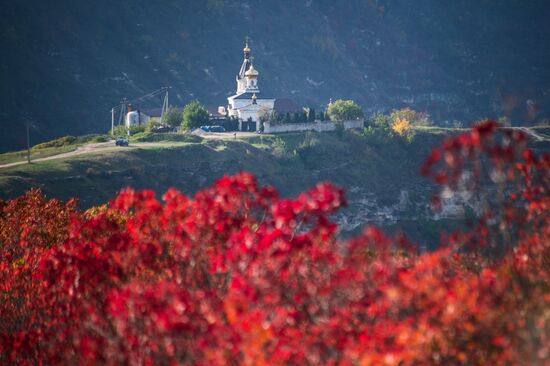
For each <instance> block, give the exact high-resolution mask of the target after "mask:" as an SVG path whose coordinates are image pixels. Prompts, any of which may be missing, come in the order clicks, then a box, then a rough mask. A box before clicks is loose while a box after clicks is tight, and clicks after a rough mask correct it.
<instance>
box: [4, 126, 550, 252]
mask: <svg viewBox="0 0 550 366" xmlns="http://www.w3.org/2000/svg"><path fill="white" fill-rule="evenodd" d="M449 133H453V131H452V130H441V129H425V130H419V131H417V133H416V136H415V138H414V139H413V141H412V142H407V141H404V140H402V139H400V138H384V137H383V136H381V135H365V134H362V133H356V132H347V133H345V134H344V135H343V136H342V137H341V138H340V137H338V136H337V135H336V134H329V133H296V134H284V135H279V136H273V135H271V136H268V135H266V136H263V137H253V138H248V139H246V140H201V139H198V138H197V139H196V140H190V142H187V143H185V142H177V143H175V144H170V143H167V144H166V145H165V146H163V145H162V144H157V145H154V146H153V147H150V148H135V149H132V150H128V149H124V148H121V149H113V150H110V151H106V152H102V153H90V154H87V155H78V156H75V157H73V158H70V159H60V160H49V161H42V162H38V163H33V164H31V165H21V166H16V167H11V168H3V169H0V198H4V199H6V198H13V197H15V196H17V195H20V194H22V193H23V192H24V191H25V190H27V189H29V188H31V187H40V188H41V189H43V190H44V191H45V193H46V194H47V195H49V196H51V197H59V198H63V199H68V198H70V197H78V198H79V199H80V202H81V205H82V206H83V207H90V206H92V205H98V204H102V203H105V202H107V201H108V200H109V199H111V198H113V197H114V196H115V194H116V193H117V192H118V191H119V190H120V189H122V188H124V187H127V186H132V187H134V188H138V189H144V188H151V189H154V190H155V191H156V192H157V194H159V195H160V194H162V193H163V192H165V191H166V190H167V189H168V188H170V187H176V188H178V189H180V190H182V191H183V192H185V193H187V194H194V193H195V192H197V191H198V190H200V189H201V188H204V187H205V186H208V185H211V184H212V183H213V182H214V181H215V180H216V179H218V178H220V177H222V176H223V175H224V174H232V173H236V172H239V171H242V170H246V171H250V172H252V173H254V174H255V175H256V176H257V177H258V178H259V180H260V183H262V184H269V185H273V186H275V187H276V188H278V189H279V190H280V191H281V193H282V194H283V195H285V196H292V195H295V194H297V193H299V192H302V191H304V190H306V189H308V188H309V187H312V186H314V185H315V184H316V183H318V182H320V181H331V182H333V183H335V184H337V185H339V186H342V187H344V188H345V189H346V191H347V197H348V201H349V207H348V208H347V209H345V210H343V211H342V213H341V214H340V215H339V217H338V222H339V223H340V225H341V227H342V229H343V230H344V231H346V232H348V233H351V232H355V231H357V230H359V229H360V228H362V227H363V226H364V225H366V224H369V223H370V224H377V225H380V226H383V227H385V228H386V229H390V230H392V229H393V228H396V227H399V228H401V229H404V230H406V231H407V232H408V234H409V235H411V236H412V237H414V238H416V239H418V240H425V241H429V242H430V243H432V244H433V243H435V242H436V241H437V239H438V238H437V237H434V236H433V235H435V234H434V233H436V232H438V231H437V227H438V225H443V226H445V227H447V225H450V224H453V223H455V222H456V220H454V219H455V218H456V216H455V214H454V212H453V211H452V209H453V207H450V208H449V210H447V211H446V212H443V213H442V214H435V213H434V212H432V211H431V210H430V208H429V204H428V202H429V200H430V196H431V193H432V189H433V187H432V186H431V185H430V184H429V183H428V181H427V180H426V179H424V178H422V177H420V176H419V174H418V171H419V167H420V165H421V164H422V162H423V160H424V158H425V157H426V156H427V154H428V153H429V152H430V151H431V149H432V148H433V147H435V146H436V145H438V144H439V143H440V142H441V140H442V138H443V137H444V136H446V135H448V134H449ZM534 146H535V147H536V148H537V149H544V150H546V151H549V150H550V143H549V142H548V139H546V138H545V139H544V140H543V141H538V142H536V143H534ZM457 204H458V205H462V204H463V202H458V203H457Z"/></svg>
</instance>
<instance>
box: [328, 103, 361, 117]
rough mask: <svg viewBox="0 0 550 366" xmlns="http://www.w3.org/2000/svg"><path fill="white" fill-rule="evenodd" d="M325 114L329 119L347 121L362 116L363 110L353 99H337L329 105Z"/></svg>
mask: <svg viewBox="0 0 550 366" xmlns="http://www.w3.org/2000/svg"><path fill="white" fill-rule="evenodd" d="M327 114H328V116H329V118H330V120H331V121H347V120H352V119H357V118H362V117H363V110H362V109H361V107H360V106H359V105H358V104H357V103H355V102H354V101H353V100H337V101H336V102H334V103H332V104H330V105H329V107H328V108H327Z"/></svg>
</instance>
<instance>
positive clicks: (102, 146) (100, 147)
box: [0, 141, 170, 169]
mask: <svg viewBox="0 0 550 366" xmlns="http://www.w3.org/2000/svg"><path fill="white" fill-rule="evenodd" d="M169 145H170V143H166V142H136V143H131V144H130V146H128V147H117V146H115V142H114V141H109V142H99V143H95V144H86V145H82V146H79V147H78V148H77V149H76V150H74V151H69V152H66V153H61V154H56V155H52V156H48V157H45V158H38V159H33V158H32V156H31V163H36V162H41V161H46V160H56V159H64V158H71V157H74V156H78V155H84V154H90V153H96V152H105V151H112V150H121V151H124V150H126V149H135V148H140V147H161V146H169ZM23 164H27V161H26V160H23V161H17V162H14V163H8V164H2V165H0V169H2V168H9V167H13V166H17V165H23Z"/></svg>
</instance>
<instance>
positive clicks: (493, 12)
mask: <svg viewBox="0 0 550 366" xmlns="http://www.w3.org/2000/svg"><path fill="white" fill-rule="evenodd" d="M549 15H550V8H549V7H548V6H547V5H546V4H545V2H544V1H538V0H537V1H530V2H528V3H525V2H521V1H518V0H506V1H500V2H498V3H497V2H493V1H479V2H473V1H465V0H462V1H455V2H453V3H452V4H446V3H445V4H443V3H442V2H440V1H436V0H421V1H415V2H414V3H411V2H408V1H403V0H392V1H389V0H388V1H383V0H376V1H375V0H370V1H367V0H351V1H346V2H334V1H324V0H316V1H313V0H307V1H290V0H282V1H276V2H273V1H232V0H208V1H168V0H162V1H154V2H152V1H143V0H133V1H116V2H112V1H107V0H98V1H94V2H82V1H76V2H75V1H69V0H59V1H55V2H54V3H51V4H50V3H45V2H42V1H37V0H26V1H21V2H8V3H6V4H3V5H2V8H1V9H0V16H1V17H2V23H1V24H0V46H1V47H2V49H3V50H4V52H3V57H2V60H0V78H1V80H2V83H1V84H0V121H1V123H2V128H3V132H2V134H1V136H0V150H1V151H7V150H13V149H16V148H21V147H22V146H24V143H25V130H24V128H23V122H24V121H25V120H31V121H32V122H33V123H34V124H35V125H36V128H35V129H34V130H33V131H32V133H31V135H32V138H33V143H36V142H40V141H43V140H45V139H49V138H53V137H57V136H61V135H67V134H73V135H78V134H82V133H89V132H103V131H105V130H107V129H108V128H109V126H110V115H109V111H110V108H111V107H112V106H114V105H116V104H117V103H118V102H119V101H120V100H121V98H122V97H128V98H130V99H133V98H135V97H138V96H141V95H143V94H145V93H147V92H149V91H151V90H155V89H157V88H158V87H160V86H165V85H170V86H172V87H173V89H172V97H171V101H172V103H173V104H175V105H183V104H184V103H186V102H188V101H190V100H191V99H194V98H199V99H200V100H201V101H203V102H204V103H206V104H211V105H220V104H224V103H226V99H225V98H226V96H227V95H228V94H229V93H231V92H232V91H233V90H234V88H235V85H234V75H235V73H236V72H237V71H238V67H239V65H240V62H241V58H242V55H241V49H242V45H243V39H244V38H245V36H247V35H248V36H250V37H251V38H252V40H253V42H252V48H253V54H254V55H255V57H256V64H257V67H258V69H259V71H260V87H261V88H262V90H264V91H266V92H269V93H270V94H273V95H276V96H279V97H292V98H294V99H296V100H297V101H298V102H300V103H301V104H310V105H313V106H317V107H320V106H322V105H324V104H326V102H327V101H328V99H329V98H331V97H332V98H346V99H355V100H357V101H358V102H359V103H361V104H362V105H363V106H364V107H365V109H366V110H367V111H368V112H370V111H374V110H388V109H391V108H396V107H402V106H407V105H411V106H413V107H415V108H417V109H421V110H425V111H428V112H429V113H430V114H431V115H432V117H433V119H434V120H436V121H439V122H441V121H445V120H448V121H452V120H455V119H459V120H463V121H470V120H472V119H475V118H477V117H484V116H498V115H504V114H508V115H509V116H511V117H512V118H513V120H514V122H515V123H517V124H524V123H525V124H527V123H532V122H534V121H540V120H541V119H543V118H545V117H546V116H548V106H549V99H548V98H549V95H550V94H549V92H550V89H549V88H550V86H549V85H550V74H549V70H548V67H547V66H546V60H548V58H549V56H550V50H549V47H548V46H547V44H549V42H548V34H550V28H549V27H550V26H549V24H550V23H548V22H547V21H546V20H547V19H548V17H549ZM527 101H530V102H529V104H528V103H527ZM160 104H161V101H160V100H158V101H155V100H153V101H149V105H143V106H138V107H146V106H149V107H150V106H160Z"/></svg>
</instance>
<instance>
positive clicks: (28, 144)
mask: <svg viewBox="0 0 550 366" xmlns="http://www.w3.org/2000/svg"><path fill="white" fill-rule="evenodd" d="M25 125H26V126H27V163H28V164H30V163H31V138H30V133H29V120H28V119H27V120H26V121H25Z"/></svg>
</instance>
